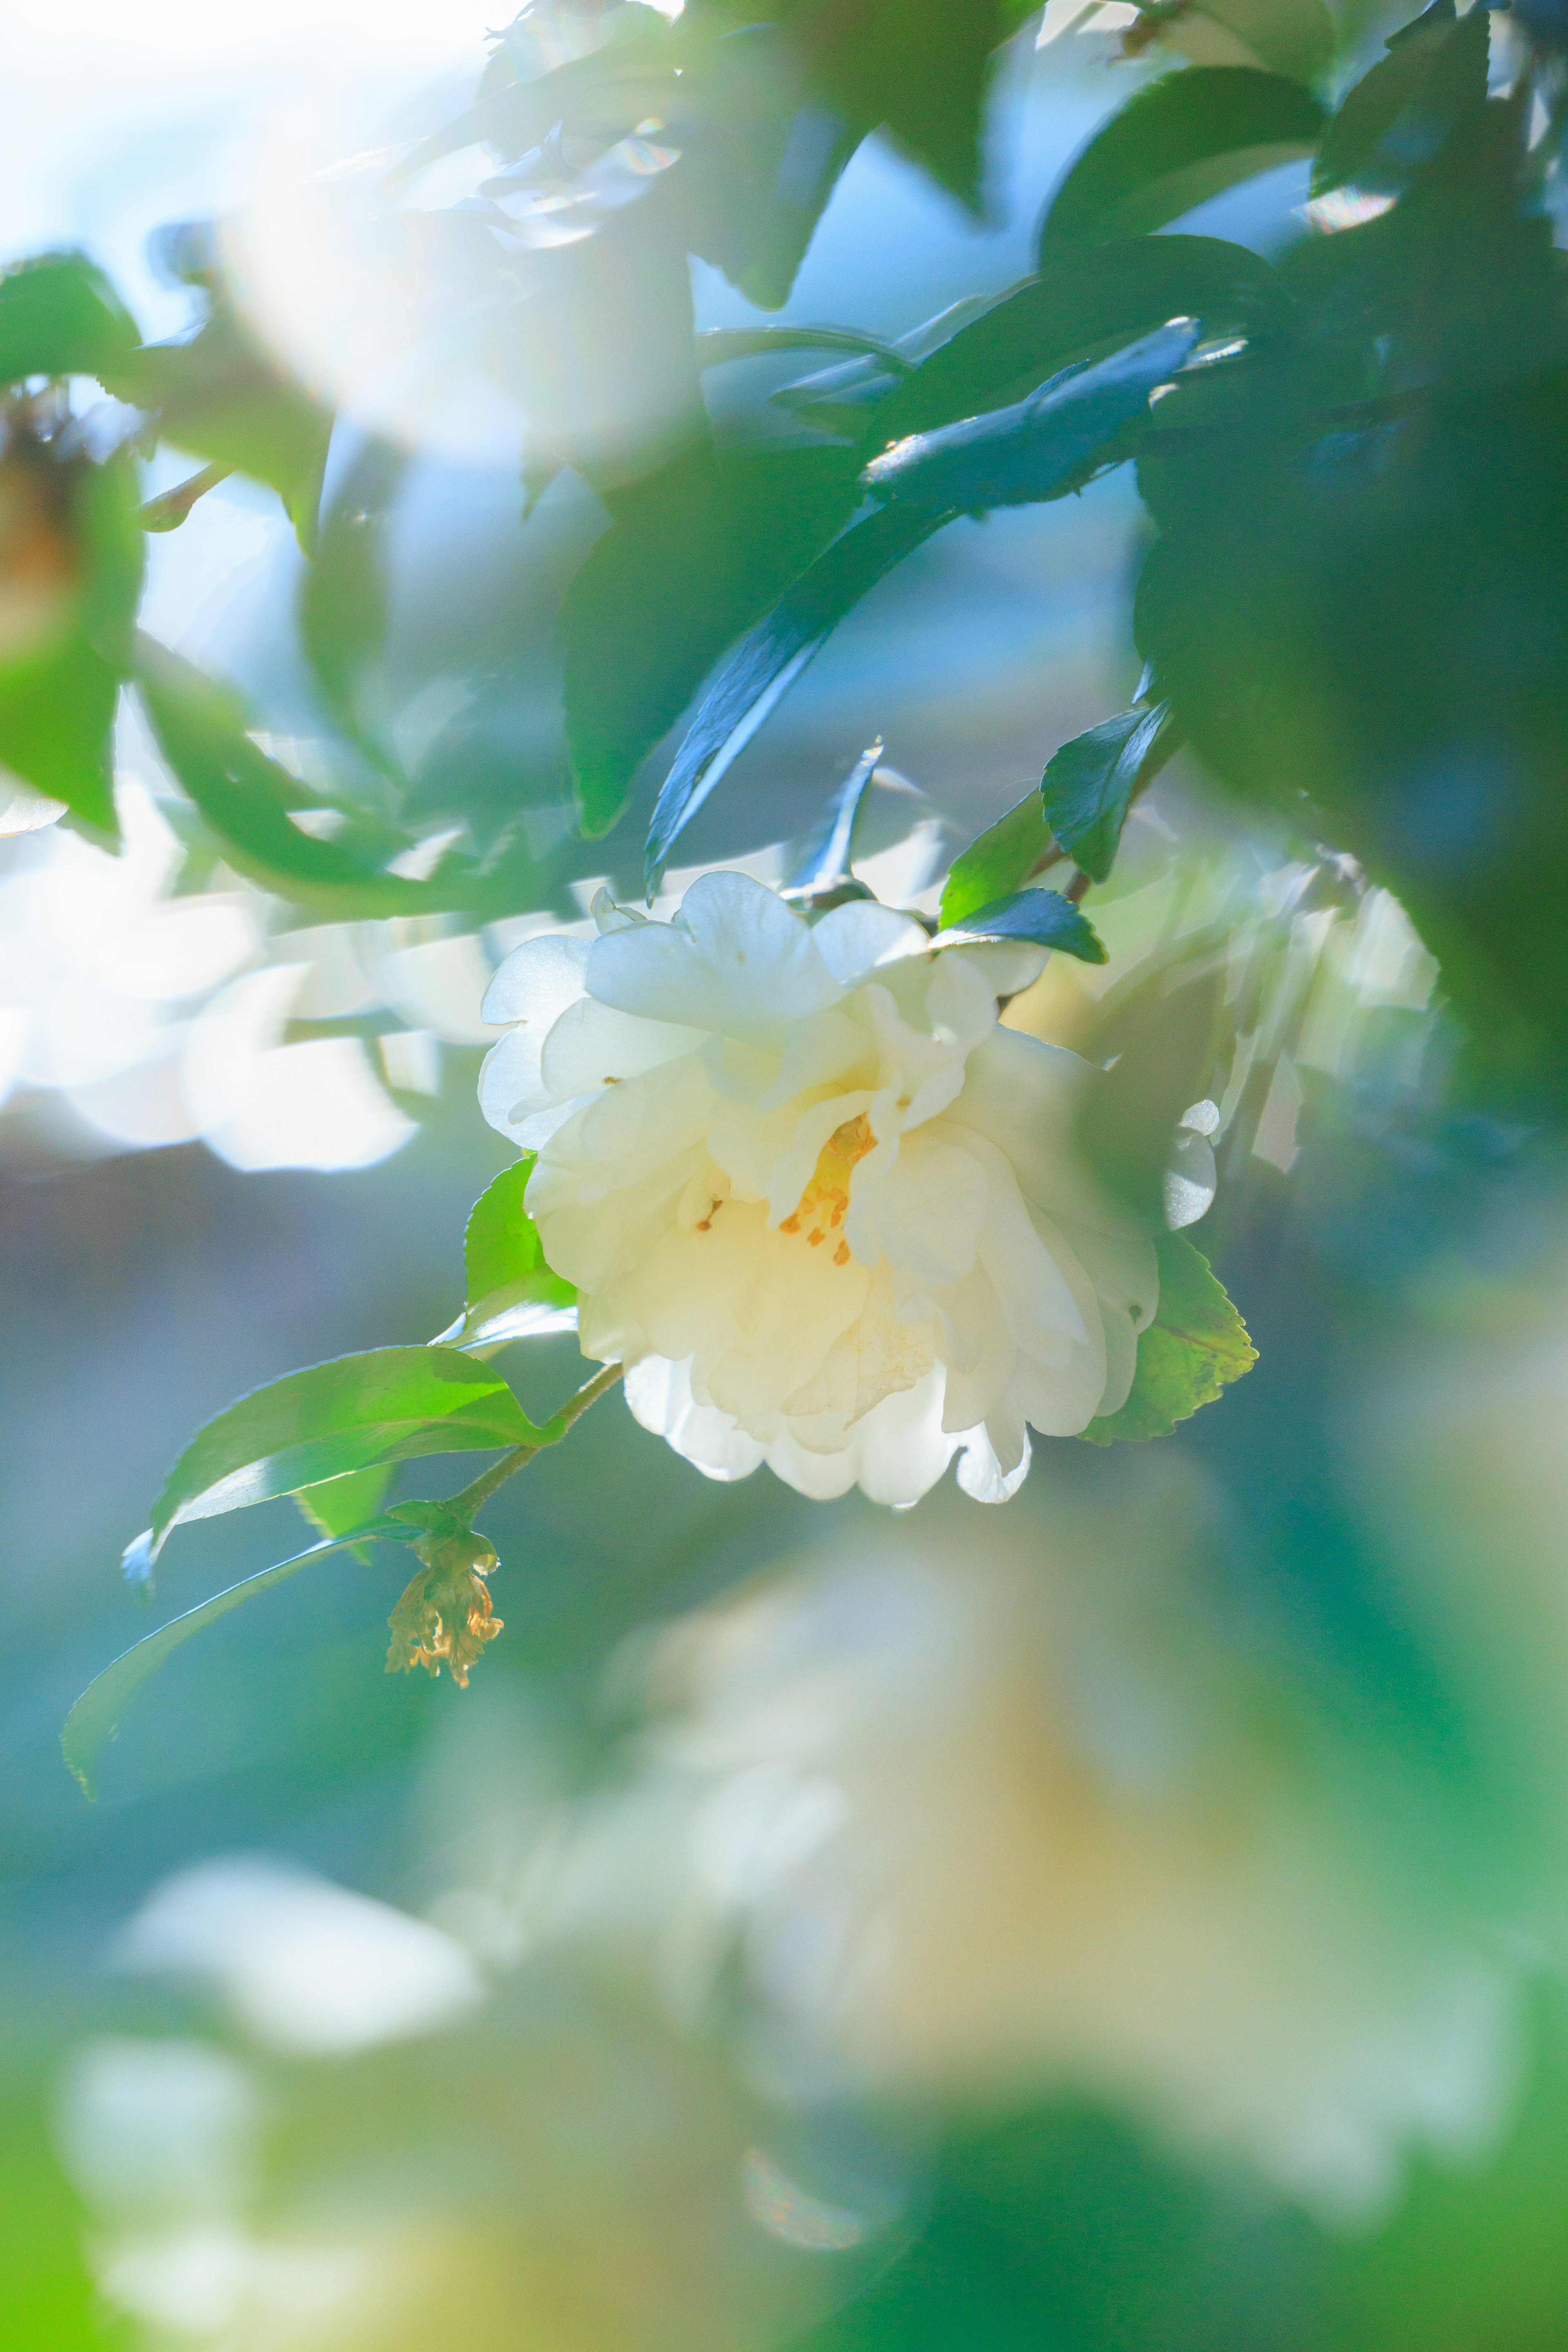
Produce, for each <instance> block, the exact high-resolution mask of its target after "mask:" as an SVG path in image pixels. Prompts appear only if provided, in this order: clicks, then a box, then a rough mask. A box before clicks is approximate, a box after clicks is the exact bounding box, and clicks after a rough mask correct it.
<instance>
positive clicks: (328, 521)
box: [300, 440, 408, 766]
mask: <svg viewBox="0 0 1568 2352" xmlns="http://www.w3.org/2000/svg"><path fill="white" fill-rule="evenodd" d="M407 466H408V458H407V455H406V453H405V451H403V450H401V449H398V448H395V447H394V446H392V444H390V443H389V442H385V441H377V440H367V441H366V442H365V444H364V446H363V448H362V449H361V450H360V451H359V453H358V455H357V456H356V457H355V458H354V460H353V464H352V465H351V466H350V467H349V468H348V470H347V472H346V473H345V475H344V477H343V480H342V488H340V489H339V490H338V491H337V494H336V495H335V497H334V498H333V500H332V504H331V509H330V511H329V512H328V513H327V515H326V516H325V517H324V518H323V520H322V523H321V537H320V539H319V541H318V543H317V547H316V551H315V555H314V557H313V558H312V560H311V563H310V570H309V571H308V572H306V574H305V577H304V579H303V581H302V583H301V584H300V640H301V642H302V644H303V646H304V648H305V653H306V656H307V658H308V659H309V661H310V667H311V668H312V669H313V670H314V672H315V674H316V678H317V682H318V684H319V685H320V687H321V691H322V693H323V695H324V696H325V698H326V701H327V708H328V709H329V710H331V714H332V716H333V718H334V719H336V720H337V721H338V723H339V725H340V726H341V727H342V730H343V731H344V733H345V734H346V735H348V736H350V737H351V738H352V739H353V740H354V741H355V742H357V743H358V744H359V745H360V746H361V748H362V749H363V750H365V751H368V752H369V753H370V755H371V757H372V758H373V759H374V761H376V763H377V764H378V765H381V766H384V765H385V764H386V761H385V757H384V752H383V751H382V749H381V746H380V745H379V743H377V742H376V741H374V733H375V730H374V726H373V724H372V723H371V720H370V718H369V716H368V714H367V712H366V709H365V707H364V705H365V687H366V681H367V677H368V676H369V673H370V672H371V671H372V670H373V669H374V666H375V664H376V663H377V661H379V659H380V657H381V655H382V652H383V650H384V646H385V643H386V627H387V612H388V596H389V577H388V566H387V552H386V546H385V540H386V529H387V520H388V517H389V515H390V513H391V509H392V506H393V503H394V501H395V498H396V496H397V492H398V490H399V488H401V486H402V482H403V478H404V475H405V472H406V470H407Z"/></svg>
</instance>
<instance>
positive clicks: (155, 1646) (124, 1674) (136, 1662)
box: [60, 1519, 418, 1797]
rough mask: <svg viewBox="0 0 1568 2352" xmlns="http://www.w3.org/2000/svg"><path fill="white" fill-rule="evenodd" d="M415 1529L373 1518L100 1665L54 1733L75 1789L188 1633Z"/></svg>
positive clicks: (89, 1784)
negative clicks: (338, 1557) (331, 1555)
mask: <svg viewBox="0 0 1568 2352" xmlns="http://www.w3.org/2000/svg"><path fill="white" fill-rule="evenodd" d="M417 1533H418V1529H417V1528H415V1527H412V1526H406V1525H405V1524H404V1523H402V1522H400V1521H397V1520H394V1519H376V1520H374V1521H371V1522H368V1523H367V1524H366V1525H364V1526H363V1527H358V1528H352V1529H350V1530H349V1531H348V1532H346V1533H345V1534H343V1535H341V1536H335V1537H333V1538H332V1539H331V1541H330V1542H328V1543H319V1544H312V1545H311V1546H310V1549H309V1550H308V1551H300V1552H296V1553H295V1554H294V1556H293V1558H292V1559H280V1560H279V1561H278V1562H277V1563H276V1565H275V1566H273V1567H271V1568H264V1569H262V1570H260V1572H259V1574H258V1575H256V1576H247V1577H245V1578H244V1579H242V1580H241V1581H240V1582H239V1583H238V1584H231V1585H230V1586H229V1587H228V1589H227V1591H224V1592H215V1593H214V1595H213V1597H212V1599H211V1600H210V1601H203V1602H202V1604H201V1606H200V1607H199V1608H197V1609H187V1610H186V1612H185V1613H184V1616H183V1617H175V1618H173V1619H171V1621H170V1622H169V1623H168V1624H167V1625H160V1626H159V1628H158V1630H157V1632H156V1633H149V1634H148V1635H147V1636H146V1638H145V1640H144V1641H141V1642H138V1643H136V1645H135V1647H134V1648H133V1649H130V1650H127V1651H126V1652H125V1653H124V1654H123V1655H122V1656H121V1657H118V1658H116V1659H115V1661H114V1664H112V1665H111V1666H106V1667H105V1668H104V1670H103V1672H102V1674H100V1675H97V1676H95V1678H94V1679H93V1680H92V1681H91V1682H90V1683H89V1685H88V1686H87V1688H86V1690H84V1691H83V1693H82V1695H81V1696H80V1697H79V1699H78V1700H77V1702H76V1705H75V1706H73V1707H72V1708H71V1711H70V1713H69V1714H68V1716H67V1717H66V1719H65V1723H64V1725H63V1727H62V1728H61V1731H60V1752H61V1754H62V1755H63V1756H64V1758H65V1760H66V1763H67V1766H68V1769H70V1770H71V1771H72V1772H73V1773H74V1774H75V1775H76V1778H77V1780H79V1782H80V1784H81V1791H82V1794H83V1796H85V1797H90V1796H92V1795H93V1794H94V1793H95V1791H94V1787H93V1782H94V1779H95V1776H96V1774H97V1771H98V1764H99V1759H100V1757H101V1756H102V1754H103V1751H104V1749H105V1748H106V1747H107V1746H108V1744H109V1742H110V1740H111V1739H112V1738H113V1737H114V1735H115V1733H116V1732H117V1731H118V1730H119V1728H120V1719H121V1716H123V1714H124V1712H125V1709H126V1707H127V1706H129V1704H130V1702H131V1700H132V1698H133V1697H134V1696H135V1695H136V1693H137V1691H138V1690H140V1688H141V1687H142V1684H143V1683H144V1682H145V1681H146V1679H147V1677H148V1675H151V1674H154V1673H156V1671H157V1669H158V1668H159V1667H160V1666H161V1665H162V1664H163V1661H164V1659H165V1658H166V1657H168V1656H169V1655H170V1654H171V1653H172V1652H174V1651H175V1650H177V1649H178V1648H179V1647H180V1646H181V1644H182V1643H184V1642H188V1641H189V1640H190V1638H191V1635H192V1634H193V1633H201V1632H202V1630H203V1628H204V1627H205V1626H207V1625H211V1624H214V1623H216V1620H217V1619H218V1618H220V1617H226V1616H227V1615H228V1612H229V1611H230V1610H231V1609H237V1608H239V1607H240V1605H241V1603H242V1602H244V1601H253V1600H254V1599H255V1598H256V1595H257V1594H258V1592H265V1591H268V1588H269V1587H270V1586H272V1585H274V1584H281V1583H282V1582H283V1581H284V1580H285V1578H287V1577H290V1576H293V1575H294V1574H295V1573H296V1572H297V1571H298V1570H300V1569H301V1568H308V1567H309V1566H310V1562H311V1561H312V1560H313V1559H325V1557H326V1555H327V1554H328V1552H330V1551H343V1550H346V1549H350V1548H355V1549H357V1548H358V1545H359V1544H360V1543H361V1541H363V1540H368V1539H369V1538H372V1537H378V1538H380V1539H381V1540H382V1541H383V1542H386V1543H412V1542H413V1540H414V1538H415V1537H416V1535H417Z"/></svg>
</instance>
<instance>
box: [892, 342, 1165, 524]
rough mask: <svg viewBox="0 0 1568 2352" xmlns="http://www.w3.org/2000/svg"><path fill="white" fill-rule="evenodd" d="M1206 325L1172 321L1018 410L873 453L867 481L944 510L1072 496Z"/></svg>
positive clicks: (1060, 379)
mask: <svg viewBox="0 0 1568 2352" xmlns="http://www.w3.org/2000/svg"><path fill="white" fill-rule="evenodd" d="M1201 331H1202V330H1201V328H1200V327H1199V325H1198V322H1197V320H1194V319H1179V320H1171V322H1170V323H1169V324H1168V325H1166V326H1163V327H1160V328H1158V329H1156V331H1155V332H1154V333H1153V334H1152V335H1145V336H1143V337H1142V339H1141V340H1140V341H1138V342H1135V343H1130V344H1129V345H1128V346H1127V348H1126V350H1124V351H1120V352H1112V354H1111V355H1110V358H1109V359H1103V360H1100V362H1098V363H1097V364H1096V365H1094V366H1092V367H1082V368H1076V369H1073V370H1070V371H1068V372H1067V373H1064V374H1062V375H1059V376H1056V377H1054V378H1053V379H1052V380H1051V382H1050V383H1047V384H1044V385H1042V387H1041V388H1040V390H1039V391H1038V392H1036V393H1031V394H1030V395H1029V397H1028V399H1027V400H1021V401H1018V402H1016V404H1015V405H1014V406H1013V407H1011V408H999V409H994V410H992V411H991V412H990V413H989V414H988V415H984V416H975V417H970V418H968V419H966V420H965V422H964V423H963V424H962V425H944V426H943V427H942V429H941V430H940V431H937V432H934V433H915V434H911V435H910V437H909V438H908V440H905V441H899V442H896V443H895V444H894V446H892V448H890V449H888V450H885V451H884V452H883V454H882V456H881V457H876V458H874V459H873V460H872V462H871V464H870V465H869V466H868V467H867V468H866V473H865V480H866V483H867V486H868V488H870V489H871V490H873V491H874V492H875V493H876V495H877V497H879V498H881V499H900V500H902V501H904V502H906V503H908V504H910V505H914V506H921V507H926V508H934V509H940V510H941V511H942V513H944V514H952V513H961V514H962V513H979V512H983V511H984V510H985V509H988V508H991V507H1004V506H1026V505H1029V504H1032V503H1034V502H1035V501H1037V500H1039V499H1058V498H1063V497H1065V496H1066V495H1067V493H1068V491H1069V490H1073V489H1076V488H1079V487H1080V485H1081V484H1082V483H1083V482H1084V481H1085V480H1086V479H1087V478H1088V476H1089V474H1090V473H1091V472H1093V471H1094V469H1095V467H1097V466H1098V465H1100V464H1101V463H1102V462H1103V461H1104V459H1105V457H1106V456H1107V454H1108V452H1109V450H1110V445H1111V444H1113V443H1114V442H1115V441H1116V439H1117V437H1118V436H1119V435H1120V434H1121V430H1122V428H1123V426H1124V425H1129V424H1131V423H1132V422H1133V421H1134V419H1136V418H1138V417H1140V416H1146V415H1147V414H1148V410H1149V395H1150V394H1151V393H1152V391H1153V390H1154V388H1155V386H1156V385H1157V384H1161V383H1167V382H1168V381H1169V379H1170V378H1171V377H1172V376H1173V375H1174V374H1175V373H1176V371H1177V369H1178V368H1179V367H1180V366H1181V364H1182V362H1183V361H1184V359H1186V358H1187V357H1188V355H1189V354H1190V352H1192V349H1193V346H1194V344H1195V343H1196V341H1198V337H1199V335H1200V333H1201Z"/></svg>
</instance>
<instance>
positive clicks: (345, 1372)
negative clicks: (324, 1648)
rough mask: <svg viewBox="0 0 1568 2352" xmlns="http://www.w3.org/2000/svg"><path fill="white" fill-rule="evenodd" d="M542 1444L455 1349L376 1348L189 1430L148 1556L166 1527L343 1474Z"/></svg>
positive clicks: (499, 1388)
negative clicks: (194, 1431) (435, 1456)
mask: <svg viewBox="0 0 1568 2352" xmlns="http://www.w3.org/2000/svg"><path fill="white" fill-rule="evenodd" d="M534 1440H538V1441H539V1442H540V1443H544V1442H545V1441H544V1440H543V1439H542V1437H541V1433H540V1432H539V1431H538V1430H537V1429H535V1427H534V1425H533V1423H531V1421H530V1420H529V1419H528V1417H527V1415H526V1414H525V1413H524V1412H523V1410H522V1407H521V1405H520V1404H519V1403H518V1402H517V1399H516V1398H515V1397H514V1396H513V1394H512V1392H511V1391H510V1389H509V1388H508V1387H507V1385H506V1382H505V1381H502V1380H500V1379H499V1378H498V1377H497V1375H496V1374H495V1373H494V1372H492V1371H490V1370H489V1368H488V1366H486V1365H484V1364H479V1363H476V1362H475V1361H474V1360H473V1358H472V1357H471V1356H466V1355H464V1354H463V1353H462V1352H461V1350H460V1349H457V1348H447V1347H428V1348H374V1349H371V1350H370V1352H369V1353H368V1354H366V1355H361V1356H339V1357H336V1358H334V1359H333V1360H332V1361H331V1362H330V1363H325V1364H311V1365H310V1366H309V1367H308V1368H307V1369H306V1370H304V1371H300V1372H289V1374H287V1375H286V1377H285V1378H284V1379H282V1380H280V1381H270V1382H269V1383H268V1386H267V1387H266V1388H261V1389H257V1390H256V1391H254V1392H253V1393H252V1394H251V1395H249V1396H247V1397H242V1398H241V1399H240V1400H239V1402H238V1403H237V1404H232V1405H230V1406H229V1407H228V1409H227V1411H226V1412H220V1413H219V1414H218V1415H217V1417H216V1420H214V1421H209V1422H208V1423H207V1424H206V1426H205V1429H203V1430H201V1431H200V1432H198V1433H197V1435H196V1436H195V1438H193V1439H192V1441H191V1443H190V1444H189V1445H187V1446H186V1448H185V1450H184V1454H181V1456H180V1458H179V1460H178V1462H176V1463H175V1465H174V1469H173V1470H172V1471H171V1472H170V1474H169V1478H168V1483H167V1484H166V1486H164V1488H163V1493H162V1494H161V1495H160V1496H159V1497H158V1500H157V1503H156V1504H155V1505H154V1507H153V1544H152V1547H151V1557H152V1558H153V1559H156V1557H157V1555H158V1553H159V1551H160V1550H161V1549H163V1544H164V1542H165V1540H166V1539H167V1538H168V1535H169V1532H170V1530H171V1528H175V1527H178V1526H180V1525H181V1524H182V1523H183V1522H184V1521H186V1520H189V1519H205V1518H211V1517H215V1516H216V1514H217V1513H219V1512H221V1511H237V1510H241V1509H243V1508H244V1507H246V1506H247V1505H248V1504H251V1503H265V1502H268V1501H269V1500H270V1499H271V1498H272V1497H273V1496H279V1495H293V1494H298V1493H299V1492H300V1488H301V1487H305V1486H319V1485H320V1484H321V1481H322V1480H324V1479H330V1478H338V1477H341V1476H342V1475H344V1474H345V1473H346V1472H348V1471H351V1470H366V1469H370V1468H371V1467H373V1466H374V1465H377V1464H382V1463H391V1462H408V1461H412V1460H413V1459H414V1458H415V1456H416V1455H418V1454H458V1453H462V1452H466V1451H473V1450H486V1449H494V1448H499V1447H501V1446H507V1445H521V1444H528V1443H531V1442H532V1441H534Z"/></svg>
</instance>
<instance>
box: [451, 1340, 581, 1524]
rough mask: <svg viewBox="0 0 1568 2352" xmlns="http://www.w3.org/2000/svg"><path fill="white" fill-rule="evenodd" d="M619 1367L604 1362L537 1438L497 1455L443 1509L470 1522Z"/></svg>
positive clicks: (561, 1431)
mask: <svg viewBox="0 0 1568 2352" xmlns="http://www.w3.org/2000/svg"><path fill="white" fill-rule="evenodd" d="M623 1369H624V1367H623V1366H622V1365H620V1364H605V1366H604V1367H603V1369H602V1370H599V1371H597V1372H595V1375H594V1377H593V1379H592V1380H591V1381H585V1382H584V1385H583V1387H582V1388H580V1389H579V1390H578V1391H577V1393H576V1395H575V1396H574V1397H568V1399H567V1400H566V1402H565V1403H564V1404H563V1406H562V1408H561V1410H560V1412H558V1413H557V1414H556V1415H555V1417H554V1419H553V1420H552V1421H547V1422H546V1423H544V1426H543V1427H542V1430H541V1431H540V1433H539V1435H538V1437H537V1438H531V1439H530V1440H528V1442H527V1443H526V1444H522V1445H514V1446H513V1447H512V1448H511V1450H510V1453H507V1454H502V1455H501V1457H500V1461H499V1462H492V1463H491V1464H490V1466H489V1469H488V1470H481V1471H480V1473H479V1476H478V1477H477V1478H476V1479H474V1480H473V1482H472V1484H471V1485H469V1486H465V1487H463V1488H462V1489H461V1491H460V1492H459V1493H458V1494H456V1495H448V1496H447V1508H448V1509H449V1510H453V1511H458V1512H460V1513H461V1514H462V1516H463V1517H465V1518H466V1519H468V1521H469V1522H470V1523H471V1522H472V1520H473V1517H474V1514H475V1513H476V1511H478V1510H479V1507H480V1505H481V1504H484V1503H488V1502H489V1498H490V1496H492V1495H493V1494H494V1493H495V1491H496V1489H497V1487H498V1486H505V1485H506V1482H507V1480H508V1479H509V1478H510V1477H512V1476H514V1475H515V1474H516V1473H517V1472H518V1471H519V1470H522V1469H525V1468H526V1467H527V1465H528V1464H529V1463H531V1461H532V1459H533V1457H534V1455H535V1454H538V1453H540V1452H542V1449H543V1448H544V1447H545V1446H546V1445H554V1444H556V1443H557V1442H558V1441H559V1440H560V1439H561V1438H563V1437H564V1436H565V1434H566V1432H567V1431H568V1430H569V1429H570V1428H571V1426H572V1424H573V1423H574V1421H576V1420H577V1419H578V1418H579V1416H580V1415H581V1414H583V1413H585V1412H587V1410H588V1407H589V1406H590V1405H591V1404H595V1403H596V1402H598V1400H599V1398H600V1397H602V1396H605V1395H607V1394H608V1392H609V1391H610V1390H611V1389H613V1388H614V1387H615V1385H616V1381H618V1380H619V1379H620V1377H621V1373H622V1370H623Z"/></svg>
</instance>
